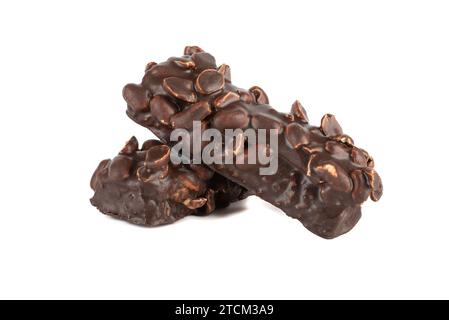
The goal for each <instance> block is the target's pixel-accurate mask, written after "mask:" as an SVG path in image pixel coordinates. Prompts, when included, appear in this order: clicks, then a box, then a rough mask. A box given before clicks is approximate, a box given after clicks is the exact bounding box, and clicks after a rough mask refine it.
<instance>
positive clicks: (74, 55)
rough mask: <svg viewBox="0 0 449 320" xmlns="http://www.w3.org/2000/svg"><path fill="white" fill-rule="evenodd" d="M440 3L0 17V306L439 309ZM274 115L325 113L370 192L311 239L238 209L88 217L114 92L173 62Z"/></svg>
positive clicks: (239, 4) (251, 5) (149, 7)
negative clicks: (214, 67)
mask: <svg viewBox="0 0 449 320" xmlns="http://www.w3.org/2000/svg"><path fill="white" fill-rule="evenodd" d="M448 16H449V7H448V4H447V1H310V2H307V3H302V2H299V1H269V2H267V1H261V0H258V1H254V2H253V1H235V2H233V1H175V0H170V1H121V2H116V1H104V2H102V1H2V2H1V3H0V112H1V114H0V125H1V127H0V133H1V149H0V150H1V151H0V154H1V162H0V164H1V183H0V188H1V190H0V195H1V196H0V197H1V209H0V298H158V299H164V298H180V299H184V298H191V299H196V298H204V299H215V298H235V299H240V298H254V299H257V298H264V299H272V298H273V299H274V298H287V299H298V298H325V299H327V298H343V299H345V298H449V289H448V288H449V275H448V268H449V258H448V244H449V232H448V229H449V210H448V208H447V198H448V188H447V186H448V179H449V176H448V169H447V168H448V157H447V156H448V148H449V147H448V130H449V127H448V111H447V110H448V108H449V90H448V89H449V40H448V39H449V35H448V33H449V19H448ZM187 44H189V45H199V46H201V47H203V48H204V49H206V50H208V51H210V52H211V53H212V54H214V55H215V56H216V58H217V62H218V63H227V64H229V65H231V67H232V73H233V82H234V83H236V84H238V85H239V86H241V87H250V86H252V85H260V86H261V87H262V88H264V89H265V91H267V93H268V95H269V97H270V100H271V104H272V105H273V106H275V107H276V108H277V109H278V110H281V111H288V110H289V109H290V106H291V104H292V102H293V101H294V100H295V99H300V101H301V102H302V104H303V105H304V106H305V107H306V109H307V111H308V113H309V117H310V118H311V121H312V122H313V123H315V124H318V123H319V120H320V119H321V116H322V115H323V114H324V113H327V112H331V113H334V114H336V115H337V119H338V120H339V122H340V123H341V125H342V126H343V129H344V130H345V132H347V133H348V134H350V135H352V136H353V137H354V138H355V141H356V143H357V145H358V146H360V147H363V148H365V149H367V150H368V151H369V152H370V153H371V154H372V155H373V156H374V158H375V160H376V166H377V169H378V171H379V173H380V174H381V176H382V178H383V182H384V185H385V194H384V197H383V198H382V199H381V201H380V202H378V203H372V202H367V203H366V204H365V206H364V208H363V218H362V219H361V221H360V223H359V224H358V225H357V226H356V228H355V229H354V230H353V231H351V232H350V233H349V234H347V235H345V236H342V237H340V238H338V239H336V240H332V241H328V240H322V239H320V238H318V237H316V236H315V235H313V234H311V233H310V232H308V231H307V230H305V229H304V228H303V227H302V225H301V224H300V223H299V222H297V221H295V220H292V219H290V218H287V217H286V216H285V215H284V214H283V213H282V212H280V211H279V210H277V209H275V208H273V207H271V206H270V205H268V204H267V203H265V202H263V201H261V200H259V199H257V198H254V197H253V198H250V199H248V200H247V201H245V202H243V203H241V204H237V205H235V206H234V207H232V208H231V209H230V210H228V214H226V215H224V216H219V215H218V216H217V215H216V216H211V217H208V218H199V217H189V218H186V219H185V220H182V221H180V222H178V223H176V224H174V225H170V226H167V227H161V228H155V229H146V228H139V227H134V226H132V225H129V224H127V223H124V222H121V221H116V220H113V219H111V218H108V217H106V216H103V215H101V214H100V213H99V212H98V211H97V210H96V209H95V208H93V207H91V205H90V203H89V198H90V197H91V196H92V191H91V190H90V188H89V180H90V177H91V174H92V172H93V170H94V169H95V168H96V166H97V164H98V162H99V161H100V160H102V159H104V158H109V157H113V156H114V155H115V154H116V153H117V152H118V151H119V150H120V148H121V147H122V145H123V143H124V142H125V141H126V140H127V139H128V138H129V137H131V136H132V135H136V136H137V137H138V138H139V140H141V141H143V140H145V139H148V138H151V137H152V136H151V134H150V133H149V132H148V131H147V130H145V129H143V128H141V127H139V126H138V125H136V124H134V123H133V122H132V121H131V120H129V119H128V118H127V117H126V115H125V103H124V101H123V100H122V97H121V89H122V87H123V86H124V84H126V83H127V82H139V81H140V79H141V77H142V75H143V69H144V66H145V64H146V63H147V62H149V61H152V60H154V61H162V60H165V59H166V58H168V57H169V56H174V55H181V54H182V51H183V48H184V46H185V45H187Z"/></svg>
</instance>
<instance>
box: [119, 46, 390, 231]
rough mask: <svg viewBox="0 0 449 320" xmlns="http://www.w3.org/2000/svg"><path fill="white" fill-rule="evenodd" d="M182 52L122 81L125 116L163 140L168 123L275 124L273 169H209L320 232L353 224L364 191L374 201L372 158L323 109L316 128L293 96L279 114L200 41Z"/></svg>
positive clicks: (378, 190)
mask: <svg viewBox="0 0 449 320" xmlns="http://www.w3.org/2000/svg"><path fill="white" fill-rule="evenodd" d="M184 53H185V54H184V56H182V57H172V58H170V59H168V60H167V61H165V62H162V63H159V64H157V63H153V62H152V63H149V64H148V65H147V68H146V71H145V76H144V77H143V80H142V83H141V84H129V85H127V86H125V88H124V89H123V96H124V98H125V100H126V102H127V104H128V110H127V114H128V116H129V117H130V118H131V119H133V120H134V121H135V122H137V123H139V124H141V125H143V126H145V127H146V128H148V129H150V130H151V131H152V132H153V133H154V134H156V135H157V136H158V137H159V138H160V139H161V140H162V141H163V142H164V143H167V144H170V141H169V137H170V132H171V131H172V130H173V129H174V128H186V129H191V127H192V121H194V120H198V121H202V123H203V127H204V128H216V129H218V130H224V129H234V128H241V129H245V128H254V129H260V128H265V129H276V130H277V132H278V135H279V136H278V137H279V170H278V172H277V174H275V175H271V176H261V175H260V174H259V169H260V166H261V165H258V164H255V165H248V164H244V165H236V164H229V165H228V164H226V165H211V166H210V168H211V169H213V170H214V171H216V172H218V173H220V174H221V175H223V176H224V177H226V178H227V179H229V180H232V181H233V182H235V183H237V184H239V185H241V186H242V187H244V188H246V189H248V190H249V191H250V192H251V193H254V194H256V195H257V196H259V197H261V198H262V199H264V200H266V201H268V202H270V203H272V204H273V205H275V206H277V207H279V208H281V209H282V210H283V211H284V212H285V213H287V215H289V216H290V217H292V218H296V219H298V220H300V221H301V222H302V223H303V224H304V226H305V227H306V228H308V229H309V230H310V231H312V232H313V233H315V234H317V235H319V236H321V237H324V238H334V237H337V236H339V235H342V234H344V233H346V232H348V231H349V230H351V229H352V228H353V227H354V225H355V224H356V223H357V221H358V220H359V218H360V216H361V204H362V203H363V202H364V201H366V200H367V198H368V197H369V196H370V197H371V199H372V200H374V201H377V200H379V199H380V197H381V195H382V190H383V187H382V182H381V179H380V177H379V175H378V174H377V173H376V171H374V161H373V159H372V158H371V156H370V155H369V154H368V153H367V152H366V151H364V150H362V149H359V148H357V147H355V146H354V142H353V140H352V138H351V137H349V136H348V135H346V134H345V133H344V132H343V130H342V128H341V126H340V125H339V123H338V122H337V120H336V119H335V117H334V116H333V115H330V114H327V115H325V116H324V117H323V119H322V121H321V125H320V126H319V127H317V126H313V125H310V124H309V120H308V117H307V113H306V111H305V109H304V108H303V107H302V106H301V104H300V103H299V102H297V101H296V102H295V103H293V106H292V109H291V112H290V113H289V114H285V113H280V112H277V111H276V110H275V109H273V108H272V107H271V106H270V105H269V104H268V103H269V101H268V97H267V95H266V93H265V92H264V91H263V90H262V89H261V88H259V87H252V88H250V89H249V90H244V89H241V88H239V87H236V86H234V85H233V84H232V83H231V71H230V68H229V66H227V65H224V64H223V65H220V66H217V65H216V62H215V58H214V57H213V56H212V55H210V54H209V53H206V52H204V51H203V50H202V49H200V48H199V47H187V48H186V49H185V52H184ZM252 147H256V146H245V148H246V150H247V149H248V148H252ZM245 152H246V151H245Z"/></svg>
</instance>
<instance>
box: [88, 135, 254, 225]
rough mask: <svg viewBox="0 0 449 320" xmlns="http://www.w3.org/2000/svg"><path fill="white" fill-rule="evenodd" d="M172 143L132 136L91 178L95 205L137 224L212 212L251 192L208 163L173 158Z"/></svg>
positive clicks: (152, 223)
mask: <svg viewBox="0 0 449 320" xmlns="http://www.w3.org/2000/svg"><path fill="white" fill-rule="evenodd" d="M169 154H170V148H169V147H168V146H167V145H164V144H162V143H160V142H159V141H156V140H149V141H146V142H145V143H144V144H143V146H142V148H141V149H139V148H138V142H137V139H136V138H134V137H133V138H131V139H130V141H129V142H128V143H127V144H126V145H125V147H124V148H123V149H122V151H121V152H120V154H119V155H118V156H117V157H115V158H114V159H113V160H103V161H101V162H100V164H99V165H98V167H97V169H96V170H95V172H94V174H93V176H92V179H91V183H90V185H91V188H92V189H93V190H94V191H95V194H94V196H93V198H92V199H91V203H92V205H94V206H95V207H97V208H98V209H99V210H100V211H101V212H102V213H104V214H106V215H109V216H112V217H114V218H118V219H122V220H125V221H128V222H130V223H133V224H138V225H145V226H159V225H164V224H169V223H173V222H175V221H177V220H179V219H181V218H183V217H185V216H188V215H192V214H195V215H207V214H210V213H212V212H213V211H214V210H215V209H219V208H224V207H226V206H228V205H229V204H230V203H231V202H234V201H238V200H241V199H243V198H244V197H246V195H247V193H246V192H245V190H244V189H243V188H242V187H240V186H238V185H236V184H235V183H233V182H231V181H229V180H227V179H225V178H223V177H222V176H220V175H219V174H217V173H215V172H213V171H211V170H210V169H208V168H207V167H204V166H202V165H192V166H191V167H190V165H183V164H181V165H177V166H174V165H173V164H172V163H171V162H170V158H169V156H170V155H169Z"/></svg>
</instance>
